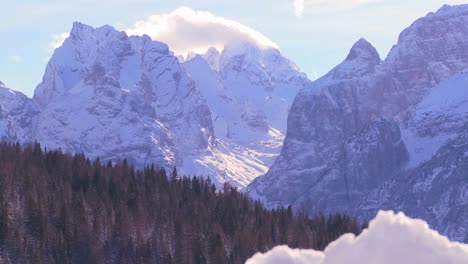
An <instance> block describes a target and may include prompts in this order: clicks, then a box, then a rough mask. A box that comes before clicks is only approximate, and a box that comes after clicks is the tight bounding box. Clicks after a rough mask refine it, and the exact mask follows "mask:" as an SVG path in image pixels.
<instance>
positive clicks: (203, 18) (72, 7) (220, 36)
mask: <svg viewBox="0 0 468 264" xmlns="http://www.w3.org/2000/svg"><path fill="white" fill-rule="evenodd" d="M463 3H468V0H424V1H408V0H232V1H231V0H197V1H194V0H186V1H178V0H164V1H161V0H73V1H71V0H41V1H39V0H19V1H7V2H6V3H2V14H1V15H0V34H1V39H0V81H2V82H3V83H5V85H6V86H7V87H10V88H12V89H15V90H18V91H21V92H23V93H25V94H26V95H28V96H32V94H33V92H34V89H35V87H36V86H37V84H38V83H39V82H40V81H41V79H42V76H43V74H44V71H45V68H46V65H47V62H48V60H49V59H50V56H51V55H52V53H53V50H54V48H56V47H57V46H59V45H60V43H61V41H62V40H63V39H64V38H65V37H66V36H67V34H68V32H69V31H70V29H71V26H72V23H73V22H75V21H80V22H82V23H84V24H88V25H91V26H94V27H99V26H102V25H105V24H107V25H111V26H113V27H115V28H117V29H119V30H126V31H127V32H129V33H131V34H148V35H150V36H151V37H152V38H153V39H155V40H159V41H163V42H166V43H168V44H169V46H170V48H171V49H172V50H173V51H174V52H175V53H181V54H184V53H186V52H187V49H188V48H189V47H188V45H191V46H192V47H193V49H194V50H195V51H197V52H202V51H203V49H205V47H206V46H207V45H209V44H212V46H217V47H218V48H221V47H222V45H223V43H225V42H229V41H233V39H235V38H237V37H245V38H250V39H252V40H254V41H256V42H257V43H259V44H261V45H265V46H273V47H277V48H279V49H280V50H281V52H282V53H283V55H284V56H286V57H287V58H289V59H290V60H292V61H293V62H294V63H296V64H297V66H299V68H300V69H301V70H302V71H303V72H304V73H306V74H307V75H308V77H309V78H310V79H316V78H317V77H320V76H321V75H323V74H325V73H327V72H328V71H329V70H330V69H331V68H333V67H334V66H335V65H337V64H338V63H340V62H341V61H342V60H343V59H344V58H345V57H346V55H347V53H348V51H349V49H350V48H351V46H352V45H353V44H354V43H355V42H356V41H357V40H358V39H359V38H361V37H363V38H365V39H367V40H368V41H369V42H371V43H372V44H373V45H374V46H375V47H376V48H377V50H378V51H379V53H380V55H381V57H382V58H385V56H386V55H387V53H388V51H389V50H390V48H391V47H392V46H393V45H394V44H395V43H396V42H397V40H398V35H399V33H400V32H401V31H402V30H403V29H404V28H406V27H408V26H409V25H410V24H411V23H412V22H413V21H414V20H416V19H417V18H419V17H422V16H424V15H426V14H427V13H429V12H433V11H437V9H439V8H440V7H441V6H442V5H444V4H463ZM207 33H209V35H207ZM200 36H205V37H203V38H200ZM206 36H209V37H206Z"/></svg>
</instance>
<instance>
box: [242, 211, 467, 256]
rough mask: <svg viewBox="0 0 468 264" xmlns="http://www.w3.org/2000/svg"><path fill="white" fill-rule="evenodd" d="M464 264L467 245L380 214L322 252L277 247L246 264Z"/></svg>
mask: <svg viewBox="0 0 468 264" xmlns="http://www.w3.org/2000/svg"><path fill="white" fill-rule="evenodd" d="M343 263H346V264H363V263H372V264H395V263H398V264H418V263H424V264H466V263H468V245H466V244H461V243H458V242H450V241H449V240H448V239H447V238H446V237H444V236H442V235H440V234H439V233H437V232H436V231H433V230H431V229H429V227H428V225H427V223H426V222H424V221H422V220H417V219H411V218H408V217H406V216H405V215H404V214H403V213H398V214H394V213H393V212H383V211H381V212H379V213H378V215H377V216H376V218H375V219H374V220H372V221H371V222H370V224H369V228H368V229H366V230H364V231H363V232H362V234H360V235H359V236H357V237H355V236H354V235H353V234H345V235H343V236H341V237H340V238H339V239H337V240H336V241H334V242H332V243H330V244H329V245H328V247H327V248H326V249H325V251H324V252H320V251H314V250H297V249H290V248H288V247H286V246H279V247H276V248H274V249H272V250H271V251H269V252H267V253H265V254H261V253H257V254H255V255H254V256H253V257H252V258H251V259H249V260H247V262H246V264H343Z"/></svg>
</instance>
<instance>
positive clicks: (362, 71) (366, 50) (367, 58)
mask: <svg viewBox="0 0 468 264" xmlns="http://www.w3.org/2000/svg"><path fill="white" fill-rule="evenodd" d="M381 62H382V60H381V59H380V56H379V53H378V52H377V50H376V49H375V47H374V46H372V44H370V43H369V42H368V41H367V40H365V39H363V38H361V39H359V40H358V41H357V42H356V43H355V44H354V45H353V46H352V48H351V50H350V51H349V53H348V56H347V57H346V59H345V60H344V61H343V62H342V63H341V64H339V65H338V66H336V67H335V68H334V69H332V70H331V71H330V72H329V73H328V74H326V75H325V76H324V77H322V78H321V80H320V82H319V83H321V82H323V81H326V82H327V81H330V80H347V79H353V78H360V77H362V76H364V75H367V74H370V73H373V72H374V71H375V68H376V66H377V65H379V64H380V63H381Z"/></svg>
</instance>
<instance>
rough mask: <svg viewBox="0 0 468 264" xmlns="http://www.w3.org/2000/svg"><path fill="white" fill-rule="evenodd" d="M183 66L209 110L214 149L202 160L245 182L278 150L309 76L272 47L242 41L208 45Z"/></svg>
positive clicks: (264, 168)
mask: <svg viewBox="0 0 468 264" xmlns="http://www.w3.org/2000/svg"><path fill="white" fill-rule="evenodd" d="M204 58H205V59H204ZM183 65H184V68H185V69H186V71H187V72H188V73H189V75H190V76H191V77H192V79H193V80H194V81H195V83H196V84H197V88H198V89H199V90H200V93H201V94H202V95H203V97H204V98H205V99H206V102H207V104H208V106H209V108H210V110H211V112H212V122H213V125H214V131H215V135H216V138H217V148H216V149H213V151H214V152H215V155H214V157H213V158H210V157H205V159H204V160H203V161H202V163H204V164H206V166H207V167H215V168H219V167H221V168H223V169H224V174H225V176H226V177H228V178H233V177H237V178H239V179H241V181H242V182H241V183H242V185H243V186H246V185H247V184H248V183H250V182H251V181H252V180H253V179H254V178H255V177H256V176H258V175H262V174H264V173H265V172H266V171H267V169H268V167H269V166H270V165H271V163H272V162H273V160H274V159H275V158H276V156H277V155H278V154H279V151H280V149H281V146H282V142H283V139H284V135H285V133H286V126H285V124H286V117H287V115H288V112H289V109H290V106H291V104H292V100H293V98H294V96H295V95H296V93H297V91H298V90H299V89H302V88H304V87H307V85H309V83H310V82H309V80H308V79H307V78H306V77H305V76H304V75H303V74H302V73H300V71H299V70H298V68H297V67H296V66H295V65H294V64H293V63H291V62H290V61H289V60H287V59H286V58H284V57H283V56H282V55H281V54H280V53H279V51H278V50H276V49H265V48H259V47H257V46H255V45H252V44H248V43H243V44H236V45H235V46H234V45H230V46H227V47H225V48H224V50H223V51H222V52H221V53H219V52H218V51H217V50H216V49H214V48H211V49H209V50H208V52H207V54H204V55H202V56H200V55H197V56H195V57H194V58H192V59H191V60H189V61H187V62H185V63H184V64H183Z"/></svg>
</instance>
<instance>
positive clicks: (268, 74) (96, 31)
mask: <svg viewBox="0 0 468 264" xmlns="http://www.w3.org/2000/svg"><path fill="white" fill-rule="evenodd" d="M210 51H211V52H213V51H214V50H210ZM216 52H217V51H216ZM208 55H209V53H207V54H205V55H204V56H208ZM218 55H219V56H218V57H215V56H213V57H212V58H211V59H210V60H208V59H207V60H205V59H203V58H202V57H201V56H200V55H194V54H193V55H191V57H192V59H191V60H189V61H187V62H185V63H183V64H181V63H180V62H179V60H178V58H177V57H175V56H174V55H173V53H172V52H171V51H170V49H169V47H168V46H167V45H166V44H164V43H161V42H157V41H153V40H151V39H150V38H149V37H148V36H141V37H140V36H128V35H127V34H126V33H125V32H120V31H117V30H115V29H114V28H112V27H110V26H103V27H100V28H93V27H90V26H87V25H84V24H81V23H74V25H73V28H72V30H71V33H70V36H69V37H68V38H67V39H66V40H65V41H64V43H63V45H62V46H61V47H59V48H58V49H56V50H55V52H54V54H53V56H52V58H51V60H50V61H49V63H48V65H47V68H46V72H45V75H44V78H43V81H42V82H41V83H40V84H39V85H38V86H37V88H36V90H35V93H34V97H33V98H32V99H28V98H27V97H26V96H24V95H22V94H19V93H16V92H13V91H11V90H8V89H6V88H4V87H3V85H2V87H0V89H1V97H0V98H2V99H3V98H4V99H3V100H2V101H3V102H6V103H3V104H2V108H1V113H2V115H3V116H4V118H3V117H0V133H2V134H1V135H2V138H4V139H6V140H19V141H23V142H24V141H36V140H37V141H38V142H40V143H41V144H42V145H44V146H46V147H48V148H60V149H62V150H63V151H67V152H72V153H76V152H83V153H85V154H86V155H88V156H90V157H92V158H95V157H98V156H99V157H100V159H101V160H104V161H106V160H117V159H123V158H126V159H127V160H129V161H130V162H132V163H133V164H134V165H136V166H138V167H141V166H143V165H144V164H149V163H154V164H157V165H161V166H165V167H168V168H170V167H172V166H177V168H178V170H179V172H181V173H184V174H191V175H193V174H197V175H205V176H210V177H211V179H212V180H213V181H214V182H215V183H216V184H218V185H221V184H222V183H224V182H230V183H231V184H233V185H235V186H237V187H245V186H246V185H247V184H249V183H250V182H251V181H252V180H253V179H254V178H255V177H256V176H258V175H261V174H264V173H266V171H267V169H268V166H269V165H270V164H271V163H272V162H273V160H274V158H275V157H276V156H277V155H278V154H279V151H280V148H281V145H282V140H283V138H284V134H285V130H286V126H285V123H286V117H287V114H288V111H289V108H290V106H291V104H292V101H293V98H294V96H295V94H296V93H297V91H299V90H300V89H302V88H304V87H305V86H306V85H308V84H309V81H308V79H307V78H306V77H305V76H304V75H303V74H302V73H300V71H299V69H298V68H297V67H296V66H295V65H294V64H293V63H291V62H290V61H289V60H287V59H286V58H284V57H283V56H281V54H280V53H279V51H278V50H276V49H266V48H259V47H257V46H256V45H254V44H248V43H238V44H236V45H235V46H228V47H226V48H225V49H224V50H223V51H222V52H221V53H219V52H218ZM216 65H217V66H216ZM215 66H216V67H215ZM278 71H281V74H279V72H278ZM25 106H28V107H27V108H26V107H25ZM28 109H32V110H28ZM33 110H34V111H33ZM25 111H27V113H26V114H24V113H23V112H25Z"/></svg>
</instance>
